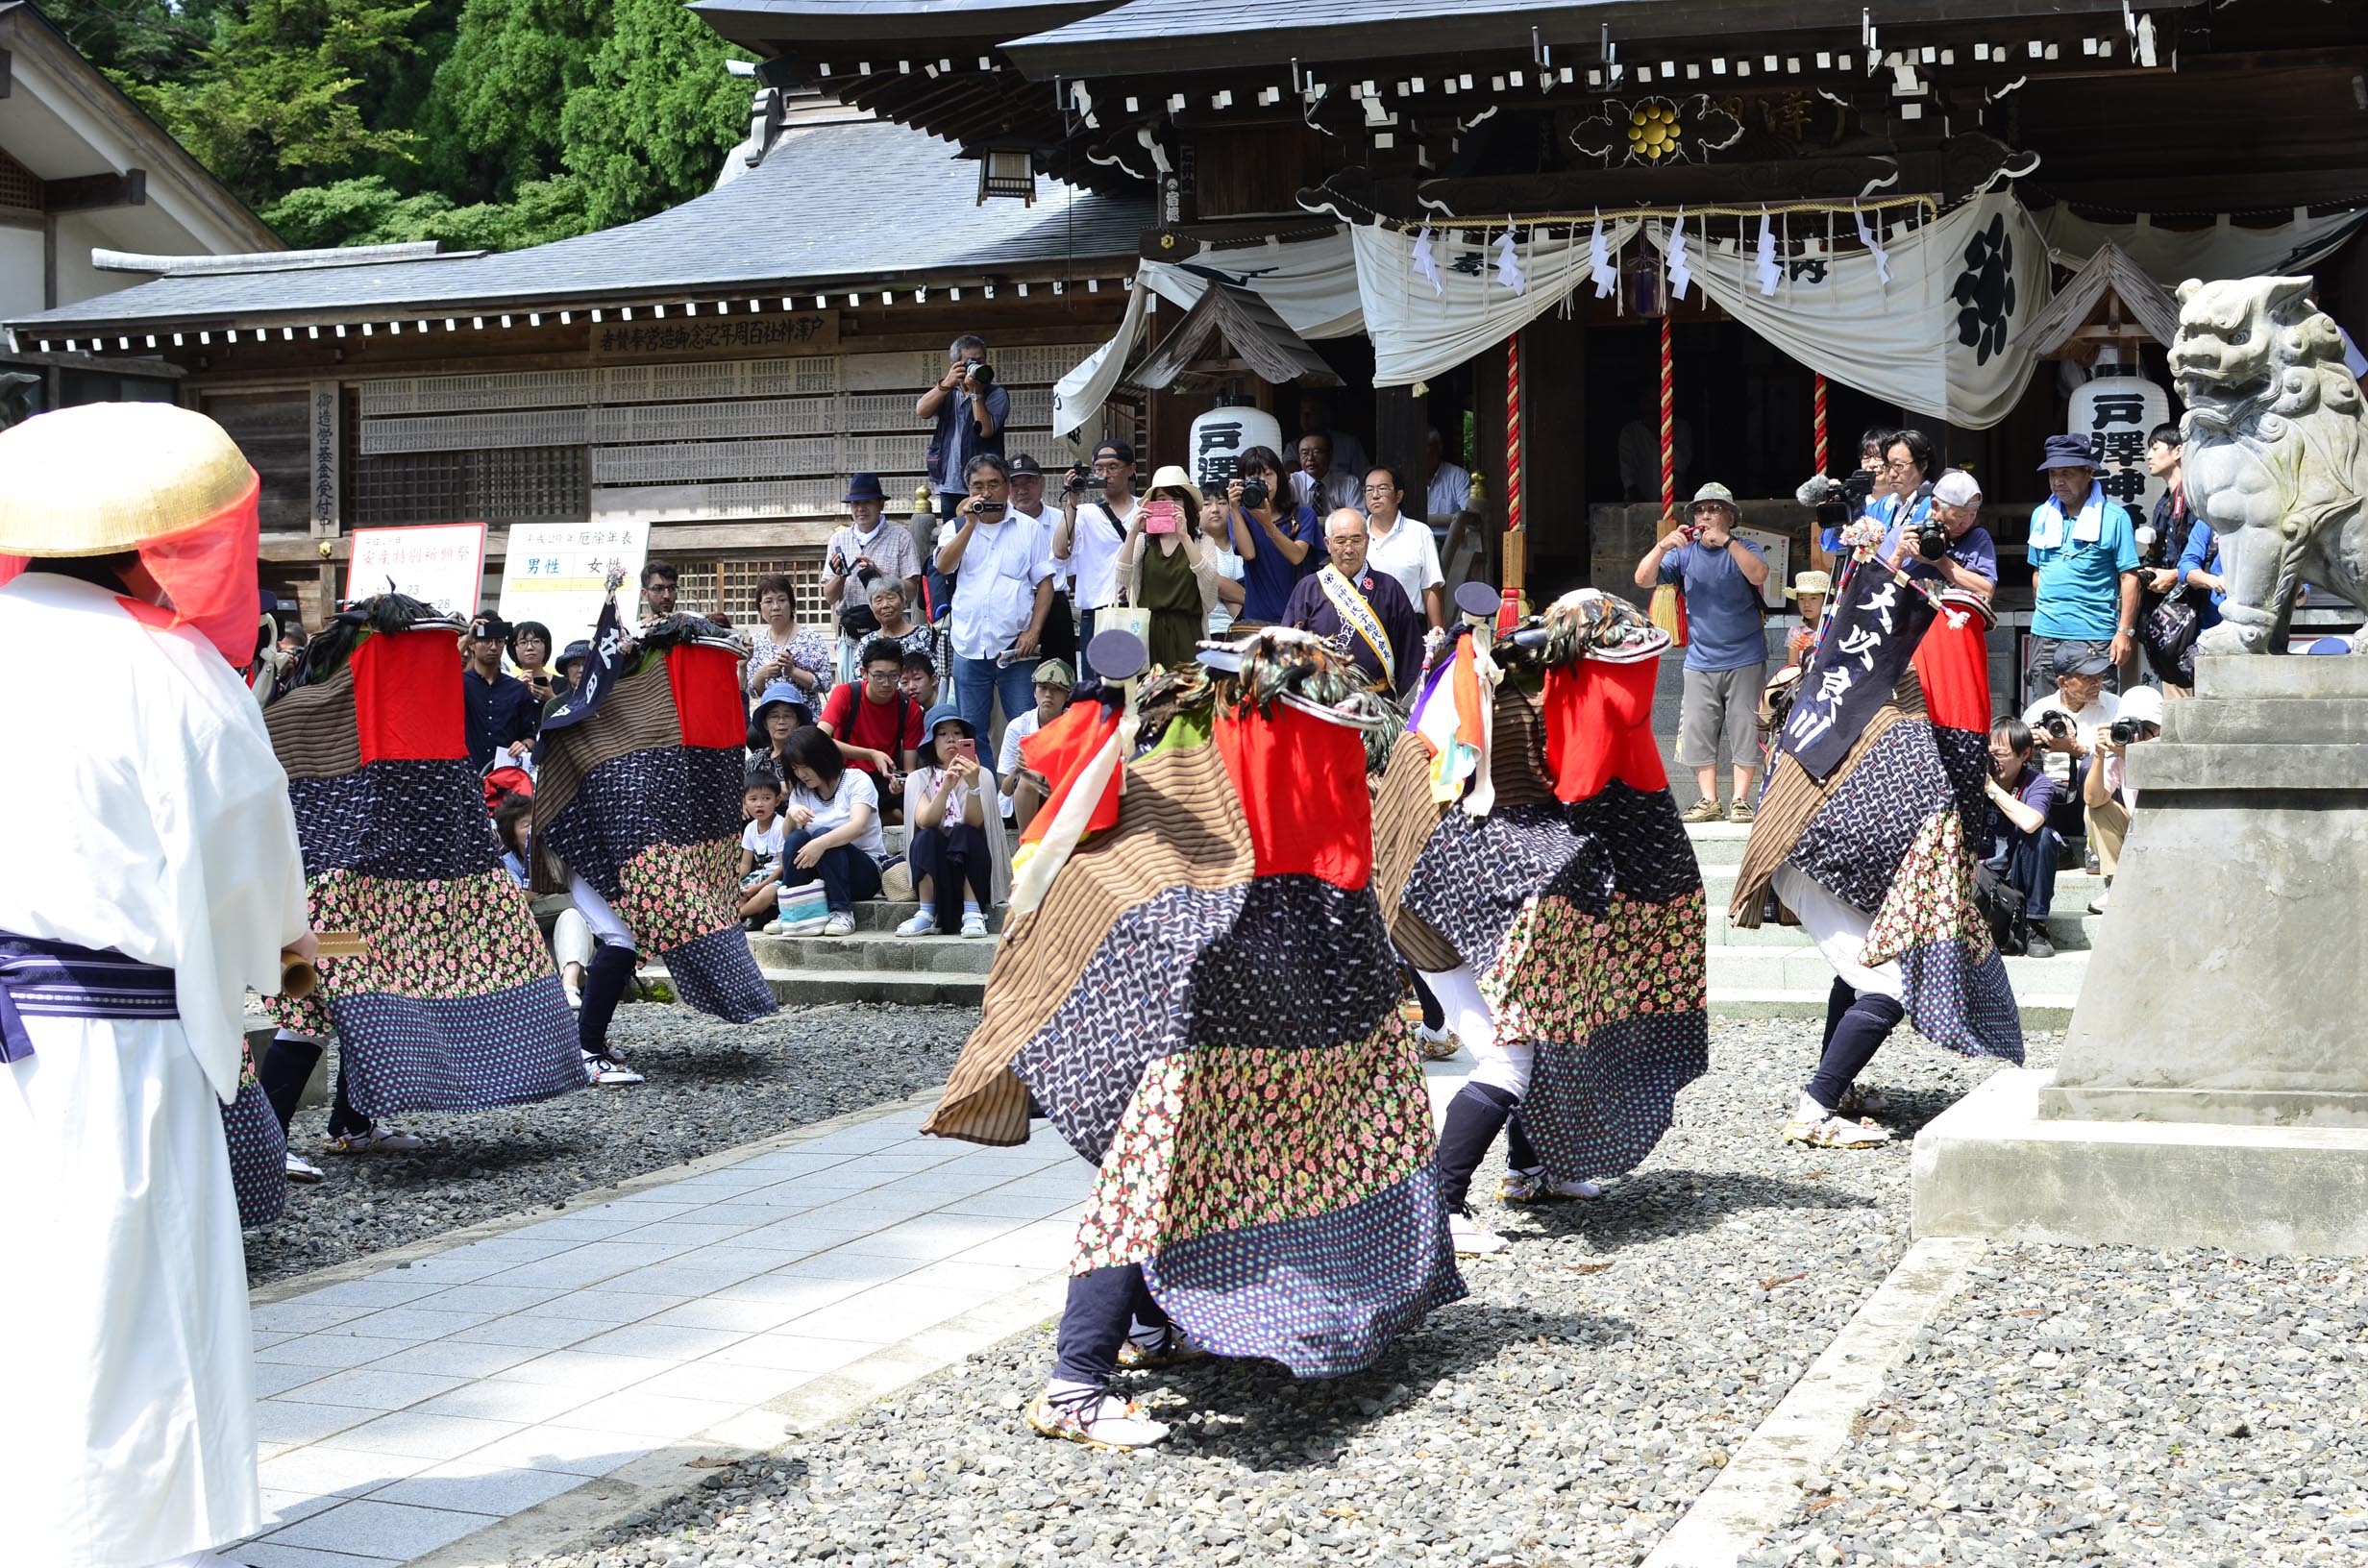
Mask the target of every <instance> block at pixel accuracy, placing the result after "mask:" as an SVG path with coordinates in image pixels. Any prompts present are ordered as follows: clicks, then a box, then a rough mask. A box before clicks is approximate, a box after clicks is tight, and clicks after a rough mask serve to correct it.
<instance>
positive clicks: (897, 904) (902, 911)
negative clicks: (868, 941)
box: [751, 898, 1003, 941]
mask: <svg viewBox="0 0 2368 1568" xmlns="http://www.w3.org/2000/svg"><path fill="white" fill-rule="evenodd" d="M920 908H921V906H920V905H919V904H917V903H915V902H913V901H912V900H911V899H909V898H874V899H870V900H868V901H866V902H864V903H860V904H857V905H856V906H855V908H854V916H855V933H856V935H858V936H862V935H866V934H869V933H875V932H876V933H878V934H879V935H881V936H893V935H894V934H895V933H896V928H897V927H898V926H900V925H902V924H903V923H904V922H905V921H906V920H909V919H912V918H913V916H914V914H915V913H916V912H918V911H919V910H920ZM987 929H988V930H990V931H1000V930H1002V929H1003V911H1002V910H1001V909H999V908H998V909H991V910H989V911H987ZM751 940H752V941H756V940H761V939H758V938H754V937H752V938H751Z"/></svg>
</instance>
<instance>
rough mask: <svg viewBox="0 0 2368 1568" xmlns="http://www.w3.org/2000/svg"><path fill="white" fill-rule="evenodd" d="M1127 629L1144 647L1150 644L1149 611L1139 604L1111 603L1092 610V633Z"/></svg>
mask: <svg viewBox="0 0 2368 1568" xmlns="http://www.w3.org/2000/svg"><path fill="white" fill-rule="evenodd" d="M1105 631H1129V632H1132V633H1134V635H1135V640H1136V641H1137V642H1139V643H1141V644H1142V645H1143V646H1144V647H1145V648H1149V647H1150V646H1151V612H1150V611H1149V610H1148V609H1147V608H1146V607H1145V606H1143V605H1141V604H1111V605H1106V606H1104V607H1103V608H1101V609H1098V610H1096V611H1095V612H1094V635H1095V636H1097V637H1098V636H1100V635H1101V634H1102V633H1103V632H1105Z"/></svg>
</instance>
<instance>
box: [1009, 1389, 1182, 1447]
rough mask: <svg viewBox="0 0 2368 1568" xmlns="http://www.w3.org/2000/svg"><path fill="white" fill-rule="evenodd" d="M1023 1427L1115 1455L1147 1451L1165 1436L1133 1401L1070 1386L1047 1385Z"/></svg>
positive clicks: (1029, 1408) (1162, 1429) (1098, 1390)
mask: <svg viewBox="0 0 2368 1568" xmlns="http://www.w3.org/2000/svg"><path fill="white" fill-rule="evenodd" d="M1027 1424H1028V1425H1029V1426H1031V1427H1034V1428H1035V1429H1036V1430H1037V1432H1038V1433H1041V1434H1043V1435H1044V1436H1047V1437H1058V1438H1060V1439H1062V1440H1063V1441H1065V1442H1072V1443H1083V1444H1084V1445H1085V1446H1086V1447H1088V1448H1101V1449H1109V1450H1113V1451H1116V1452H1123V1451H1125V1450H1127V1449H1134V1448H1148V1447H1150V1446H1151V1445H1152V1444H1153V1443H1157V1442H1161V1441H1164V1440H1165V1439H1166V1437H1167V1435H1168V1429H1167V1427H1166V1426H1164V1425H1163V1424H1161V1423H1160V1422H1157V1421H1154V1420H1152V1419H1151V1418H1150V1417H1149V1416H1147V1415H1146V1414H1144V1413H1143V1407H1142V1406H1140V1405H1138V1404H1136V1403H1135V1402H1134V1401H1133V1400H1131V1399H1121V1398H1119V1397H1118V1395H1116V1394H1109V1393H1104V1392H1103V1391H1102V1390H1100V1389H1099V1388H1087V1387H1081V1386H1079V1385H1076V1384H1062V1385H1060V1386H1058V1387H1055V1386H1054V1385H1052V1384H1046V1385H1045V1390H1044V1392H1043V1393H1041V1394H1038V1395H1037V1396H1036V1400H1035V1403H1034V1404H1032V1405H1030V1406H1029V1407H1028V1408H1027Z"/></svg>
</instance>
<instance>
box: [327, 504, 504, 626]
mask: <svg viewBox="0 0 2368 1568" xmlns="http://www.w3.org/2000/svg"><path fill="white" fill-rule="evenodd" d="M349 537H351V538H352V540H353V541H354V553H353V557H352V558H351V559H350V560H348V561H347V562H346V566H345V598H344V599H343V600H341V601H340V602H343V603H346V604H352V603H354V602H356V601H357V600H364V599H368V598H370V597H371V596H372V595H374V594H382V593H384V592H386V591H387V589H388V588H389V587H390V586H391V587H392V588H393V589H394V591H395V592H396V593H399V594H407V595H408V596H410V597H411V598H413V599H416V600H420V601H421V602H422V603H426V604H432V605H434V606H435V607H436V608H437V609H438V610H440V611H442V612H443V613H444V614H446V615H451V616H457V617H459V618H460V619H461V620H463V621H465V620H467V619H468V618H469V617H471V616H473V615H475V614H476V613H477V601H478V599H479V596H480V595H481V593H482V592H483V589H484V581H485V525H483V524H482V523H432V524H423V525H421V526H419V527H404V528H357V529H356V530H354V532H353V533H352V534H351V535H350V536H349Z"/></svg>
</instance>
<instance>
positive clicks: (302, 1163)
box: [287, 1149, 328, 1187]
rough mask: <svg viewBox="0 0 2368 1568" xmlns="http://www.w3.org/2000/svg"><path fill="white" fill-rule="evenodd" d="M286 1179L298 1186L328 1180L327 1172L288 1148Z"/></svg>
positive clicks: (306, 1185) (308, 1185) (307, 1185)
mask: <svg viewBox="0 0 2368 1568" xmlns="http://www.w3.org/2000/svg"><path fill="white" fill-rule="evenodd" d="M287 1179H288V1180H289V1181H291V1182H295V1183H297V1184H298V1185H299V1186H303V1187H310V1186H312V1185H313V1184H314V1183H316V1182H323V1181H326V1180H328V1172H326V1171H324V1170H322V1169H321V1167H320V1166H318V1165H316V1164H313V1163H312V1162H311V1161H309V1160H308V1159H306V1158H305V1157H304V1156H303V1155H301V1154H298V1153H297V1152H296V1151H295V1150H294V1149H290V1150H288V1151H287Z"/></svg>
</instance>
